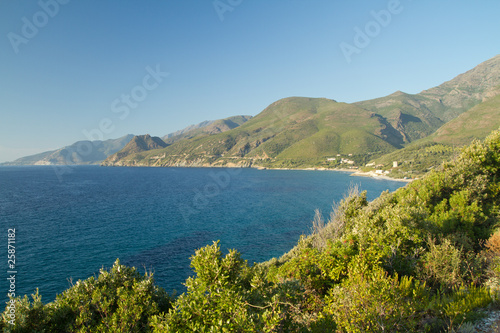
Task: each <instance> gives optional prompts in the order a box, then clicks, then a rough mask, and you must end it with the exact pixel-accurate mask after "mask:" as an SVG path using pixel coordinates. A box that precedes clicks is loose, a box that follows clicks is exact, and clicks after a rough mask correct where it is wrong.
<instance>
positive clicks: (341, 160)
mask: <svg viewBox="0 0 500 333" xmlns="http://www.w3.org/2000/svg"><path fill="white" fill-rule="evenodd" d="M348 156H352V154H349V155H348ZM337 157H338V158H339V160H340V163H341V164H349V165H353V164H354V161H353V160H350V159H348V158H344V157H341V155H340V154H337ZM337 157H328V158H327V159H326V160H327V161H328V162H333V161H336V160H337ZM365 166H366V167H372V168H383V167H384V165H383V164H376V163H375V162H372V163H368V164H366V165H365ZM398 166H399V164H398V162H397V161H394V162H392V167H393V168H397V167H398ZM375 173H377V174H388V173H390V171H388V170H385V171H384V170H382V169H376V170H375Z"/></svg>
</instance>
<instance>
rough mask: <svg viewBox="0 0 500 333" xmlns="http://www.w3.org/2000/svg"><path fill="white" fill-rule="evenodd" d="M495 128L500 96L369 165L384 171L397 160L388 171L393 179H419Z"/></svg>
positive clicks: (498, 125)
mask: <svg viewBox="0 0 500 333" xmlns="http://www.w3.org/2000/svg"><path fill="white" fill-rule="evenodd" d="M498 128H500V93H498V94H497V95H496V96H494V97H491V98H489V99H487V100H485V101H484V102H482V103H480V104H478V105H476V106H474V107H472V108H471V109H469V110H468V111H466V112H464V113H462V114H461V115H459V116H458V117H457V118H455V119H453V120H451V121H449V122H448V123H446V124H444V125H443V126H442V127H440V128H439V129H438V130H437V131H435V132H434V133H432V134H431V135H429V136H427V137H425V138H423V139H420V140H417V141H414V142H412V143H411V144H409V145H408V146H407V147H405V148H403V149H400V150H397V151H394V152H391V153H389V154H387V155H384V156H382V157H380V158H377V159H375V160H374V161H372V162H373V163H375V165H378V167H376V168H377V169H385V170H388V169H391V167H392V164H393V161H398V164H399V165H398V168H397V169H392V175H393V176H397V177H415V176H419V175H421V174H423V173H425V172H427V171H428V170H429V169H430V168H435V167H437V166H439V165H440V164H441V163H442V162H443V161H448V160H450V159H451V158H453V156H454V155H456V154H457V153H458V151H459V148H460V147H462V146H464V145H468V144H470V143H471V142H472V141H473V140H474V139H484V138H486V136H487V135H488V134H489V133H490V132H491V131H493V130H496V129H498ZM381 165H383V167H381ZM367 170H368V169H366V170H365V171H367Z"/></svg>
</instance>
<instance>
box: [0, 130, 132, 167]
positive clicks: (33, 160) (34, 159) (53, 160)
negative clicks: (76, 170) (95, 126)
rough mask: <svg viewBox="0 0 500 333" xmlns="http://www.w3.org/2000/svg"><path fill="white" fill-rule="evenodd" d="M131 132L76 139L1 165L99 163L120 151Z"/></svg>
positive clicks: (128, 139) (129, 137) (129, 138)
mask: <svg viewBox="0 0 500 333" xmlns="http://www.w3.org/2000/svg"><path fill="white" fill-rule="evenodd" d="M133 137H134V136H133V135H132V134H128V135H125V136H123V137H121V138H118V139H110V140H106V141H99V140H97V141H77V142H75V143H73V144H72V145H70V146H66V147H63V148H60V149H57V150H51V151H47V152H44V153H40V154H36V155H31V156H26V157H21V158H19V159H17V160H15V161H13V162H6V163H3V164H2V165H75V164H99V163H101V162H102V161H103V160H105V159H106V158H107V157H108V156H110V155H112V154H114V153H116V152H117V151H120V150H121V149H122V148H123V147H125V145H126V144H127V143H128V142H129V141H130V140H131V139H132V138H133Z"/></svg>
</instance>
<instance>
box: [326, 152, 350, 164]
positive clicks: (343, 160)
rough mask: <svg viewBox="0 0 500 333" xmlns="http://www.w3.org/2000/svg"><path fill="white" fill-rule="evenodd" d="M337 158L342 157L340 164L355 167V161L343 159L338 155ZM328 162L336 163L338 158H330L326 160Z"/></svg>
mask: <svg viewBox="0 0 500 333" xmlns="http://www.w3.org/2000/svg"><path fill="white" fill-rule="evenodd" d="M349 156H352V154H349ZM337 157H340V163H341V164H350V165H353V164H354V161H353V160H350V159H348V158H343V157H341V155H340V154H337ZM326 160H327V161H328V162H333V161H336V160H337V158H336V157H329V158H327V159H326Z"/></svg>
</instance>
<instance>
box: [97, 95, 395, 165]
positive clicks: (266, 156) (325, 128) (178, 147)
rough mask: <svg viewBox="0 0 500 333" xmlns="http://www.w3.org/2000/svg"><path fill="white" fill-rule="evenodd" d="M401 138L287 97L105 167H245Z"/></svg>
mask: <svg viewBox="0 0 500 333" xmlns="http://www.w3.org/2000/svg"><path fill="white" fill-rule="evenodd" d="M401 143H402V139H401V137H400V136H399V135H398V133H397V132H396V131H394V130H393V129H392V128H391V126H390V125H389V124H388V123H387V121H385V119H383V118H382V117H380V116H378V115H376V114H374V113H373V112H370V111H367V110H364V109H362V108H359V107H357V106H355V105H350V104H346V103H337V102H336V101H333V100H330V99H326V98H305V97H290V98H285V99H282V100H279V101H277V102H274V103H273V104H271V105H270V106H269V107H267V108H266V109H265V110H264V111H262V112H261V113H260V114H258V115H257V116H255V117H253V118H252V119H250V120H249V121H247V122H245V123H244V124H243V125H241V126H239V127H236V128H234V129H232V130H228V131H225V132H223V133H219V134H214V135H207V136H196V137H194V138H190V139H184V140H180V141H177V142H175V143H173V144H172V145H170V146H168V147H166V148H164V149H160V150H155V151H151V152H149V153H147V154H135V155H129V156H127V157H126V158H124V159H121V160H120V161H112V160H111V159H108V160H107V161H105V162H104V164H105V165H155V166H222V165H226V166H250V165H253V164H255V163H257V164H259V165H261V164H266V163H287V162H290V161H292V162H294V161H297V160H310V161H312V160H318V159H321V160H325V159H326V158H327V157H330V156H335V155H336V154H345V155H348V154H352V155H356V154H366V153H370V152H377V153H380V152H390V151H393V150H395V149H398V148H401V145H400V144H401Z"/></svg>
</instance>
